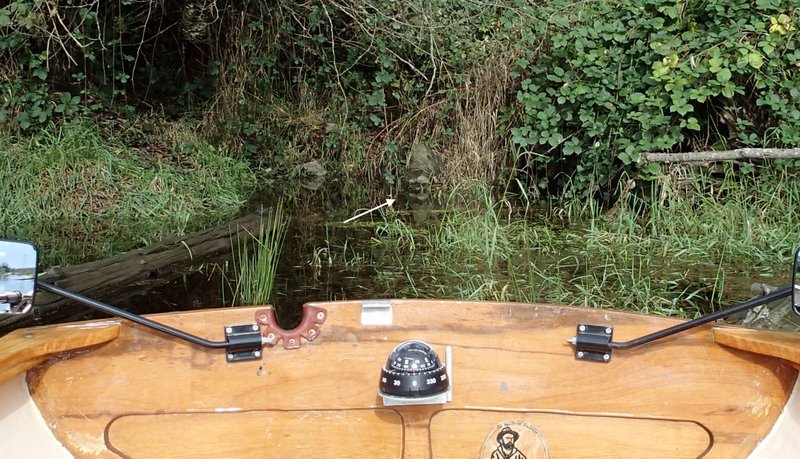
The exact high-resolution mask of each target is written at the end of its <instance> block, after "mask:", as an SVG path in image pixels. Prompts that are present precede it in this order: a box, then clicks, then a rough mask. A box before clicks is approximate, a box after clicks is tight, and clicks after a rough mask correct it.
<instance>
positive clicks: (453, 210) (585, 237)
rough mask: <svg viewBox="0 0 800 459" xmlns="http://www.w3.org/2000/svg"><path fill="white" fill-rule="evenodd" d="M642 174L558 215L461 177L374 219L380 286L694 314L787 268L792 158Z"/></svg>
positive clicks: (404, 292) (793, 226) (799, 238)
mask: <svg viewBox="0 0 800 459" xmlns="http://www.w3.org/2000/svg"><path fill="white" fill-rule="evenodd" d="M678 181H679V182H680V183H681V184H680V186H678V185H677V184H676V182H678ZM644 185H646V186H647V187H648V188H649V189H648V190H647V191H644V192H641V193H639V194H638V195H634V194H632V195H631V196H628V197H625V199H624V201H623V202H620V203H619V208H618V210H617V211H616V212H615V213H614V215H613V216H610V215H606V214H603V213H601V212H600V211H599V208H597V207H594V206H592V205H589V204H587V202H588V201H587V200H584V203H583V204H584V206H585V208H584V209H577V208H573V209H566V210H564V211H563V214H561V215H560V216H562V217H564V216H571V217H572V218H571V219H567V220H566V222H564V223H562V224H557V223H553V220H551V219H550V217H551V216H550V215H549V214H548V212H549V211H550V210H552V208H542V207H539V208H537V207H535V206H531V205H530V203H518V202H515V201H513V200H511V199H509V198H506V197H502V196H499V197H498V196H497V195H495V194H494V193H493V192H492V191H491V190H490V189H489V188H488V187H487V186H486V185H484V184H482V183H480V182H466V183H464V184H462V185H459V186H457V187H456V188H455V189H454V190H453V191H452V192H451V193H450V195H449V198H448V200H447V203H446V210H445V211H444V212H442V213H441V214H439V216H438V218H436V219H434V220H431V221H429V222H428V223H427V224H425V225H422V226H415V225H410V224H408V223H406V222H403V221H402V220H400V219H397V218H393V219H387V220H386V221H385V222H383V223H381V224H379V225H378V227H379V228H380V230H379V231H377V230H376V236H375V237H373V240H372V244H373V245H375V244H381V245H383V246H384V248H385V249H386V250H385V253H387V254H390V257H391V259H387V258H384V259H383V260H370V264H371V265H372V266H376V267H378V268H377V269H376V270H377V279H378V281H379V283H382V284H383V286H384V288H386V289H387V292H386V293H376V294H377V295H387V296H409V297H444V298H459V299H470V300H502V301H507V300H513V301H527V302H548V303H559V304H570V305H580V306H587V307H603V308H614V309H624V310H633V311H639V312H644V313H653V314H662V315H672V316H680V317H695V316H698V315H700V314H704V313H706V312H709V311H710V310H715V309H718V308H721V307H723V306H726V305H728V304H731V303H733V302H736V301H742V300H745V299H747V298H749V297H750V296H752V293H751V292H750V290H749V288H750V284H751V283H754V282H766V283H772V284H775V285H780V284H781V283H783V282H785V281H787V280H788V274H789V267H790V259H791V254H792V251H793V249H794V248H795V247H797V246H800V232H798V231H797V222H798V220H797V215H799V212H800V207H798V203H800V177H798V172H797V171H796V170H794V169H792V168H790V167H774V168H763V169H760V170H759V171H758V173H753V174H749V175H748V174H744V175H743V174H741V173H735V172H734V171H729V173H728V174H725V175H723V176H721V177H715V176H712V175H711V174H710V173H707V172H703V171H694V172H686V174H685V175H683V176H681V177H680V178H678V177H676V176H671V175H667V176H665V177H664V178H662V179H661V180H660V181H658V182H655V183H649V184H648V183H646V182H645V183H644ZM576 202H577V201H576ZM537 212H538V215H537ZM578 217H580V218H578ZM350 245H351V246H352V245H353V242H352V241H351V243H350ZM351 250H352V249H351ZM334 255H335V254H334ZM334 258H336V257H334ZM411 279H413V282H411Z"/></svg>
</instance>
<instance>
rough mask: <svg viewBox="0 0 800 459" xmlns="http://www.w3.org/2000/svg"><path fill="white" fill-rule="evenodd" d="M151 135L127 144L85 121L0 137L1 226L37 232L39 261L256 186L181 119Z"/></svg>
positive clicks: (199, 214) (227, 201) (168, 222)
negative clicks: (26, 135) (140, 144)
mask: <svg viewBox="0 0 800 459" xmlns="http://www.w3.org/2000/svg"><path fill="white" fill-rule="evenodd" d="M153 138H154V139H155V138H157V139H159V140H158V141H153V143H151V144H145V145H144V146H143V147H141V148H130V147H126V146H124V145H123V144H122V143H120V142H118V141H116V140H114V139H113V138H108V137H104V136H103V135H101V134H100V129H99V128H98V126H96V125H94V124H93V123H91V122H88V121H85V120H78V121H76V122H71V123H64V124H62V125H60V126H59V127H58V128H57V130H54V131H53V132H51V131H43V132H41V133H38V134H36V135H34V136H32V137H30V138H9V137H3V138H0V150H2V151H3V155H2V159H0V173H1V174H2V177H3V183H4V185H5V186H3V187H2V190H0V197H1V199H0V202H2V205H1V206H0V207H2V212H0V227H2V228H3V229H2V234H0V235H1V236H2V237H8V238H19V239H27V240H30V241H34V242H35V243H36V244H37V245H38V246H39V247H40V249H41V254H42V257H41V261H42V263H43V264H44V265H45V266H50V265H57V264H58V265H62V264H72V263H80V262H85V261H89V260H92V259H98V258H103V257H107V256H110V255H113V254H116V253H120V252H123V251H126V250H129V249H132V248H134V247H137V246H141V245H146V244H148V243H151V242H153V241H156V240H158V239H160V238H162V237H164V236H167V235H170V234H176V233H184V232H189V231H194V230H197V229H200V228H203V227H207V226H210V225H213V224H216V223H219V222H220V221H223V220H225V219H229V218H231V217H233V216H235V215H236V214H237V213H238V211H239V209H240V207H241V206H242V204H243V203H244V202H245V201H246V200H247V198H248V197H249V195H250V194H251V193H252V190H253V188H254V185H255V181H254V178H253V175H252V173H251V172H250V171H249V169H248V166H247V164H246V163H244V162H242V161H239V160H237V159H234V158H231V157H229V156H227V155H225V154H224V153H222V152H220V151H219V150H217V149H215V148H214V147H212V146H210V145H208V144H206V143H204V142H202V141H201V140H199V138H198V137H197V136H196V135H194V134H193V133H191V131H189V130H188V129H187V128H185V127H183V126H182V125H180V124H176V125H165V126H164V127H163V128H162V130H161V131H160V132H158V133H156V134H155V135H154V136H153ZM164 139H167V140H164Z"/></svg>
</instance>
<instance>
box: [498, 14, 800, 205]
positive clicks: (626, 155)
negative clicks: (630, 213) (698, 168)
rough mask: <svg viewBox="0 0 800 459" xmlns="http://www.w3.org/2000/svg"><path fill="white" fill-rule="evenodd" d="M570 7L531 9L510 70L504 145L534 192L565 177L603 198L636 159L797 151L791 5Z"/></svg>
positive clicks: (796, 48)
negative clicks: (526, 170)
mask: <svg viewBox="0 0 800 459" xmlns="http://www.w3.org/2000/svg"><path fill="white" fill-rule="evenodd" d="M582 5H583V6H582V7H581V8H579V9H574V8H573V9H564V8H562V7H563V6H564V4H563V3H562V2H550V3H549V4H548V5H547V6H545V7H543V11H542V12H541V13H543V14H542V15H541V16H544V17H548V18H549V20H548V21H547V22H546V23H534V27H533V31H534V33H533V34H531V35H530V36H529V38H528V41H529V43H528V46H527V48H526V50H525V52H524V54H523V56H521V57H520V58H519V59H518V61H517V65H518V70H517V75H518V77H519V87H518V90H517V93H516V101H517V104H516V107H515V109H514V110H513V111H512V113H513V116H512V119H513V122H512V124H515V125H516V126H514V127H512V129H511V135H512V140H513V142H514V143H515V144H516V145H517V146H518V147H519V149H520V151H521V155H524V159H525V161H526V166H528V167H530V168H531V169H533V170H534V174H535V175H537V176H539V177H540V178H542V180H540V181H539V182H538V183H539V185H540V186H542V187H547V186H552V185H553V183H552V182H553V181H556V182H557V183H556V184H555V185H556V186H558V185H563V184H564V183H566V179H565V178H564V177H563V176H562V177H561V178H559V177H558V176H557V174H556V173H557V172H567V174H566V175H567V176H572V175H573V174H572V171H573V170H574V171H575V174H574V177H573V178H574V181H572V182H571V183H572V184H573V185H575V186H576V187H577V188H578V189H587V188H592V187H594V188H595V189H599V188H601V185H603V184H608V185H610V187H611V188H613V186H615V184H613V183H611V182H612V178H613V177H614V176H616V175H617V174H618V173H620V172H621V171H622V170H623V169H626V168H627V169H632V168H634V169H635V168H636V167H637V166H638V162H639V160H640V155H641V154H642V153H644V152H651V151H667V152H669V151H673V152H677V151H692V150H703V149H720V148H737V147H746V146H776V147H779V146H784V145H790V146H796V145H797V144H798V143H800V124H799V123H798V121H800V98H798V95H800V83H798V78H797V77H798V71H800V35H798V34H797V28H798V26H799V25H800V22H799V21H800V9H798V7H797V4H796V2H794V1H791V0H708V1H705V2H687V1H683V0H622V1H612V2H589V3H583V4H582ZM553 163H557V164H560V165H561V166H560V167H555V168H554V167H553ZM654 166H655V165H645V166H644V167H643V168H642V170H641V171H640V172H641V174H642V175H643V176H645V177H646V176H648V175H651V174H652V173H653V172H656V171H659V170H660V168H658V167H654ZM559 180H560V181H559ZM589 191H594V190H591V189H590V190H589Z"/></svg>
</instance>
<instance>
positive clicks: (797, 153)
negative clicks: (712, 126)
mask: <svg viewBox="0 0 800 459" xmlns="http://www.w3.org/2000/svg"><path fill="white" fill-rule="evenodd" d="M642 156H643V157H644V159H645V160H646V161H648V162H651V163H689V162H711V161H732V160H743V159H800V148H788V149H783V148H740V149H737V150H720V151H693V152H689V153H644V154H643V155H642Z"/></svg>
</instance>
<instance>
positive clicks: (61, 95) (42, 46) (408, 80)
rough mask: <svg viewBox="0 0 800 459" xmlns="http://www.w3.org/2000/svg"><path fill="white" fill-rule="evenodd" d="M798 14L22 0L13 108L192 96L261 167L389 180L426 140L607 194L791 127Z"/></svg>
mask: <svg viewBox="0 0 800 459" xmlns="http://www.w3.org/2000/svg"><path fill="white" fill-rule="evenodd" d="M798 28H800V10H799V9H798V5H797V4H796V1H794V0H707V1H704V2H697V1H687V0H608V1H601V2H583V3H577V4H576V3H574V2H571V1H567V0H549V1H545V2H539V3H534V2H530V1H523V0H499V1H496V2H492V3H490V4H487V3H485V2H482V1H474V0H433V1H432V0H409V1H407V2H397V1H394V0H374V1H371V2H357V1H350V0H345V1H336V2H332V1H329V0H323V1H319V2H294V1H289V0H247V1H232V0H219V1H215V2H205V1H199V0H158V1H156V0H124V1H121V2H99V1H94V2H85V1H78V0H64V1H59V2H55V1H54V0H12V1H11V2H8V3H7V4H6V5H5V6H3V7H0V58H2V62H3V63H2V64H0V93H1V94H2V95H1V96H0V122H4V123H5V127H6V130H9V129H10V130H12V131H14V130H16V131H19V130H35V129H38V128H39V127H41V126H45V125H47V123H49V122H51V121H54V120H56V121H57V120H58V119H60V118H62V117H68V116H71V115H72V114H75V113H79V112H82V111H88V112H90V113H96V114H98V115H104V114H105V112H104V110H106V109H108V108H111V109H113V110H115V111H120V110H122V111H123V113H130V112H131V111H132V110H135V109H136V110H147V111H152V110H153V109H156V110H158V111H162V112H164V113H166V114H168V115H182V116H183V115H186V114H187V113H188V114H191V115H197V118H200V119H201V120H202V123H201V126H202V127H203V128H204V133H205V134H206V135H207V136H208V138H209V139H211V140H212V141H213V142H214V143H216V144H218V145H222V146H224V147H225V148H226V149H229V150H235V151H239V152H243V153H245V154H247V155H249V157H250V158H251V159H253V160H254V161H255V162H257V163H258V164H260V165H261V166H262V167H264V168H268V167H269V168H271V169H273V170H279V169H283V170H286V169H290V168H291V167H293V166H295V165H297V164H298V163H299V162H301V161H305V160H308V159H311V158H312V157H314V158H317V159H321V160H323V161H325V162H328V163H330V165H331V166H332V167H333V168H337V169H339V170H340V171H341V172H343V173H345V174H349V173H351V172H352V173H356V174H360V175H361V176H362V179H364V178H366V179H369V178H376V177H377V176H380V178H381V179H382V180H383V181H386V182H390V183H394V182H395V181H396V180H397V176H398V174H400V173H401V172H402V171H401V166H402V164H404V163H405V159H406V153H407V151H408V147H409V145H410V144H411V143H413V142H418V141H425V142H427V143H429V144H431V145H433V146H434V147H436V149H438V150H439V151H440V153H442V157H443V158H444V161H445V163H446V164H445V166H447V167H445V168H444V169H445V171H446V172H447V174H449V175H450V176H451V177H449V178H450V179H451V180H453V181H454V182H457V181H458V180H460V179H461V178H463V177H475V176H479V177H480V178H489V179H491V178H497V177H498V175H499V173H500V172H501V171H504V170H505V171H509V172H510V173H511V174H513V175H517V176H518V175H524V178H525V179H526V180H521V181H520V182H521V183H527V184H528V186H530V187H531V188H535V189H536V190H537V191H543V192H550V193H558V194H561V193H563V192H564V191H565V190H566V191H568V193H567V195H569V194H570V192H571V191H581V192H589V193H593V194H594V193H596V192H598V191H599V192H600V195H601V196H605V197H608V194H609V193H610V192H609V190H614V189H616V183H615V182H616V181H617V180H618V179H619V177H621V176H622V174H623V173H625V172H627V173H634V174H636V173H639V174H640V176H644V177H648V176H650V175H652V174H653V173H654V172H656V171H657V169H658V168H657V167H656V166H654V165H644V164H642V163H641V162H640V158H641V154H642V153H643V152H649V151H658V152H679V151H692V150H701V149H703V150H704V149H723V148H736V147H744V146H758V147H762V146H770V147H780V146H796V145H797V144H798V141H799V140H800V127H798V126H800V108H799V107H798V100H800V97H799V96H800V83H798V81H797V80H798V78H797V74H798V69H800V67H798V65H800V64H799V62H800V47H798V45H799V44H800V43H798V41H800V38H799V37H800V35H798ZM467 160H470V161H467Z"/></svg>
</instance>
